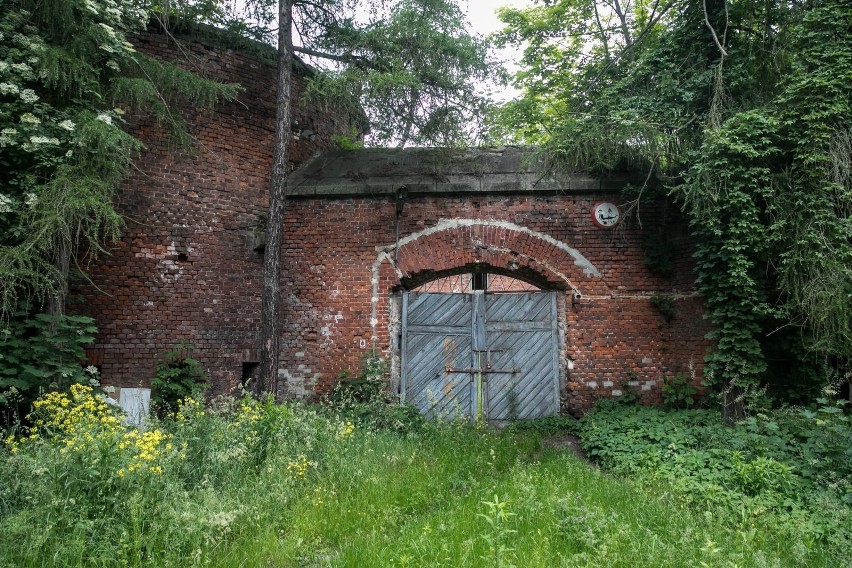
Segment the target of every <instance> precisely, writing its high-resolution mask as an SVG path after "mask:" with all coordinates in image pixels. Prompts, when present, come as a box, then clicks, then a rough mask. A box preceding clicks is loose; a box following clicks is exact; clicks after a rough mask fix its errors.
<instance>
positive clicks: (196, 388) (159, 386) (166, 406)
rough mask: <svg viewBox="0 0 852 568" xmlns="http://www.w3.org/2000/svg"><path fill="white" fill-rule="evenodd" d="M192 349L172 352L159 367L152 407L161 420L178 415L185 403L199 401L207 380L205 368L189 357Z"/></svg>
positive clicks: (153, 380) (155, 377)
mask: <svg viewBox="0 0 852 568" xmlns="http://www.w3.org/2000/svg"><path fill="white" fill-rule="evenodd" d="M190 350H191V347H189V346H180V347H176V348H174V349H172V350H171V351H169V352H168V353H166V356H165V357H164V358H163V360H162V361H161V362H160V364H159V365H157V369H156V370H155V371H154V378H153V379H152V380H151V390H152V392H151V406H152V410H153V411H154V413H155V414H156V415H157V416H158V417H159V418H164V417H166V416H168V415H169V414H174V413H175V412H176V411H177V409H178V407H179V406H180V403H181V401H182V400H184V399H187V398H198V397H199V395H200V394H201V391H203V390H204V386H205V383H206V378H205V374H204V369H203V368H202V367H201V364H200V363H199V362H198V361H196V360H195V359H193V358H192V357H189V356H188V355H187V354H188V353H189V351H190Z"/></svg>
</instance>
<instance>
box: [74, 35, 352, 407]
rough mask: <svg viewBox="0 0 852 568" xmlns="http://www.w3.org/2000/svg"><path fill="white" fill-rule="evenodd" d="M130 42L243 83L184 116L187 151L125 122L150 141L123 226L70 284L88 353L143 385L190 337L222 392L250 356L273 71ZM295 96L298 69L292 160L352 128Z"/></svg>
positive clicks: (235, 56)
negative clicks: (86, 326)
mask: <svg viewBox="0 0 852 568" xmlns="http://www.w3.org/2000/svg"><path fill="white" fill-rule="evenodd" d="M135 43H136V45H137V48H138V49H139V50H140V51H142V52H145V53H148V54H151V55H154V56H157V57H160V58H163V59H166V60H176V61H179V63H180V64H181V65H183V66H186V67H188V68H191V69H192V70H193V71H196V72H200V73H201V74H203V75H205V76H207V77H210V78H213V79H217V80H222V81H228V82H238V83H240V84H241V85H242V86H243V87H244V89H245V90H244V91H243V92H242V93H241V94H240V95H239V98H238V100H236V101H234V102H230V103H223V104H220V105H218V106H217V107H216V110H215V111H213V112H193V113H190V116H189V120H188V125H189V130H190V133H191V134H192V135H193V136H194V137H195V138H196V139H197V141H198V143H197V145H196V147H195V148H194V149H193V150H182V149H180V148H175V145H174V143H173V142H170V141H169V140H168V139H167V138H166V137H165V136H164V135H163V133H162V131H161V130H160V129H158V128H156V126H155V125H154V124H153V123H152V122H151V121H150V120H144V119H138V118H136V119H133V118H131V119H130V120H129V128H130V129H131V131H133V133H134V134H136V135H137V136H139V137H140V138H141V139H142V140H143V142H144V143H145V145H146V147H147V148H146V150H145V151H143V152H142V153H141V155H140V156H139V158H138V159H137V160H136V161H135V164H134V167H133V169H132V173H131V176H130V178H129V179H128V180H127V182H126V183H125V184H124V187H123V189H122V191H121V193H120V203H119V209H120V211H121V212H122V213H123V214H124V215H125V217H126V220H127V226H126V227H125V230H124V231H123V237H122V239H121V240H120V241H119V242H118V243H116V244H115V245H114V246H113V247H112V248H113V250H112V253H111V254H110V255H106V256H104V255H102V256H101V257H100V258H99V259H98V261H97V262H96V264H95V265H94V266H92V267H90V269H89V274H90V275H91V279H92V282H93V284H94V285H87V284H86V283H85V282H81V283H80V284H79V285H78V286H77V288H76V297H75V298H73V300H72V301H76V302H78V304H77V305H76V306H74V305H72V309H74V310H76V311H78V312H82V313H84V314H89V315H92V316H94V317H95V319H96V321H97V325H98V328H99V330H100V331H99V334H98V337H97V343H96V345H95V347H94V348H93V349H91V350H90V353H89V356H90V360H91V361H93V362H97V363H98V364H99V365H100V366H101V370H102V376H103V378H104V381H105V382H106V383H113V384H116V385H122V386H147V385H148V384H149V381H150V379H151V377H152V376H153V373H154V368H155V367H156V365H157V363H158V362H159V361H160V360H161V359H162V357H163V355H164V354H165V353H166V352H167V351H169V350H170V349H172V348H173V347H175V346H176V345H178V344H191V345H193V346H194V348H195V349H194V351H193V352H192V356H193V357H195V358H197V359H199V360H200V361H201V362H202V364H203V365H204V367H205V368H206V369H207V371H208V373H209V375H210V377H211V379H212V384H213V388H214V389H215V390H217V391H222V390H224V389H227V388H229V387H230V386H233V385H234V384H235V383H236V382H238V381H239V379H240V376H241V372H242V363H243V362H246V361H256V360H257V353H256V350H257V329H258V322H259V311H260V279H261V271H262V254H261V253H259V252H255V251H254V250H252V243H253V239H254V236H255V232H256V228H257V227H258V224H259V220H260V217H261V216H262V215H264V214H265V213H266V209H267V206H268V193H269V186H268V180H269V170H270V168H271V159H272V143H273V137H274V128H275V70H274V69H273V68H271V67H269V66H266V65H263V64H261V63H258V62H257V61H254V60H252V59H251V58H248V57H245V56H243V55H241V54H239V53H235V52H234V51H231V50H227V49H221V48H218V47H213V46H207V45H202V44H199V43H192V44H186V45H184V46H183V49H182V50H177V49H176V48H175V46H174V44H173V43H171V42H170V40H168V39H167V38H166V37H165V36H162V35H155V34H147V35H144V36H142V37H139V38H137V39H136V41H135ZM187 58H188V59H187ZM303 92H304V79H303V77H302V76H300V75H298V74H297V75H296V76H294V86H293V97H294V101H297V102H296V103H295V104H294V110H293V120H294V122H296V123H298V124H299V128H300V130H301V131H302V132H303V137H299V138H294V139H293V140H292V144H291V164H292V165H293V167H296V166H298V164H300V163H301V162H303V161H305V160H307V159H309V158H311V157H313V156H314V155H315V154H316V153H318V152H320V151H322V150H323V149H326V148H329V147H330V146H331V136H332V135H338V134H348V133H349V132H350V130H351V128H352V122H351V121H350V119H349V117H348V116H345V115H338V114H335V113H334V112H333V111H331V110H329V109H328V108H325V106H324V105H323V104H320V103H307V104H306V103H303V102H301V98H302V94H303ZM307 130H310V131H312V134H310V135H307V136H304V133H305V131H307Z"/></svg>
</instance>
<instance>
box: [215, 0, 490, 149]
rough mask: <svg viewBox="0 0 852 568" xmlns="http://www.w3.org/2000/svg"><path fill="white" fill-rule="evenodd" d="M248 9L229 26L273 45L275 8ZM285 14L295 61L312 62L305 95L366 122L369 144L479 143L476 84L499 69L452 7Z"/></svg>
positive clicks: (448, 0) (305, 9) (361, 7)
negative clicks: (291, 25) (290, 21)
mask: <svg viewBox="0 0 852 568" xmlns="http://www.w3.org/2000/svg"><path fill="white" fill-rule="evenodd" d="M246 4H247V9H248V14H245V15H243V16H242V17H238V16H236V15H235V16H233V18H232V21H233V24H230V25H229V26H228V27H230V28H231V29H234V30H244V31H245V32H246V33H248V34H250V35H253V36H254V37H255V38H264V39H266V40H267V41H270V43H274V36H275V30H276V28H277V2H270V1H269V0H254V1H250V2H247V3H246ZM293 12H294V17H295V21H296V22H297V31H298V36H297V40H298V41H299V42H301V43H302V45H300V46H296V48H295V52H296V55H298V56H302V55H307V56H310V57H311V58H312V62H313V63H314V64H316V63H317V62H320V66H319V67H320V68H319V69H317V70H316V72H315V73H311V75H310V76H309V77H308V85H307V96H308V97H313V98H317V99H319V100H323V101H326V102H327V104H329V105H333V106H334V107H336V108H338V109H342V110H348V111H349V113H350V115H351V116H353V117H360V116H364V118H365V122H366V123H367V124H365V126H366V129H368V130H369V133H370V142H371V143H374V144H379V145H389V144H393V145H399V146H405V145H406V144H408V145H411V144H414V145H424V146H460V145H464V144H467V143H470V141H472V140H478V139H480V138H481V133H480V132H479V131H478V124H479V122H481V119H482V117H483V115H484V113H485V108H486V103H487V95H486V93H484V92H483V89H482V87H481V83H482V82H485V81H489V80H492V79H499V69H500V67H499V66H498V65H496V64H495V62H494V61H491V60H490V58H489V55H488V51H487V48H488V41H487V40H486V39H485V38H482V37H479V36H476V35H474V34H472V33H471V32H470V30H469V29H468V27H467V23H466V19H465V17H464V14H463V13H462V11H461V10H460V9H459V7H458V5H457V2H455V1H454V0H393V1H392V2H384V1H370V2H362V3H359V2H354V1H353V0H345V1H340V0H312V1H301V0H296V1H294V2H293ZM255 23H258V25H255Z"/></svg>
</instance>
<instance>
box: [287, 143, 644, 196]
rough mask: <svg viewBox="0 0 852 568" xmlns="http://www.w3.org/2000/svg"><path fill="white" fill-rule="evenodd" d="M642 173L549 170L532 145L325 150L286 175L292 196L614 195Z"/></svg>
mask: <svg viewBox="0 0 852 568" xmlns="http://www.w3.org/2000/svg"><path fill="white" fill-rule="evenodd" d="M643 178H644V174H642V173H639V172H637V173H635V174H632V175H631V173H620V174H614V175H607V176H602V177H593V176H590V175H587V174H582V173H573V174H566V173H562V172H557V171H555V170H554V169H553V168H551V167H550V166H549V165H548V163H547V160H546V159H544V158H542V157H540V156H538V155H537V154H536V151H535V148H530V147H517V146H504V147H500V148H404V149H399V148H363V149H359V150H337V151H333V152H326V153H324V154H321V155H319V156H316V157H315V158H313V159H311V160H309V161H307V162H305V164H304V165H303V166H302V167H301V168H299V169H297V170H296V171H294V172H293V173H292V174H291V175H290V179H289V182H288V187H287V194H288V195H289V196H292V197H336V196H380V195H393V194H395V193H396V192H397V190H399V189H400V188H402V187H404V188H406V190H407V191H408V194H409V195H415V194H476V193H490V194H493V193H617V192H620V191H621V190H622V189H623V188H624V186H625V185H627V184H628V183H630V182H634V183H636V182H637V181H638V182H639V183H641V182H642V179H643Z"/></svg>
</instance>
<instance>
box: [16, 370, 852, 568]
mask: <svg viewBox="0 0 852 568" xmlns="http://www.w3.org/2000/svg"><path fill="white" fill-rule="evenodd" d="M42 400H43V403H44V404H41V405H40V407H39V417H40V419H43V420H44V421H45V422H44V425H45V426H48V427H39V429H35V430H31V431H27V432H24V433H23V435H19V436H17V437H14V438H13V439H12V440H11V441H10V440H7V441H6V443H5V444H4V446H5V447H4V446H0V457H2V459H0V565H4V566H6V565H8V566H16V567H21V568H28V567H31V566H32V567H34V566H44V565H54V564H55V565H61V566H68V567H75V566H104V567H111V566H164V567H171V566H173V567H184V566H187V565H190V566H206V565H209V566H214V567H216V566H222V567H226V566H236V565H241V566H267V565H274V566H298V565H323V566H411V567H413V566H421V567H432V566H470V567H471V568H479V567H488V568H491V567H493V566H498V565H501V564H502V565H504V566H505V565H514V566H524V567H529V568H544V567H548V568H549V567H552V566H597V565H600V566H701V565H707V566H730V565H734V564H737V565H741V566H762V565H768V566H797V565H798V566H814V567H826V568H828V567H833V566H838V565H842V563H843V562H844V561H845V559H846V556H845V554H846V549H845V547H844V546H843V545H842V544H837V543H832V542H831V541H830V539H831V534H832V533H831V532H826V533H825V535H826V536H824V537H820V538H816V539H814V540H812V541H810V542H808V543H807V545H805V542H804V538H805V537H806V536H807V535H810V534H814V531H813V527H820V526H825V524H826V523H825V519H824V517H825V515H812V514H808V513H807V512H805V511H803V510H801V509H795V510H791V513H790V515H789V519H788V520H790V521H791V522H789V523H787V524H780V523H778V522H777V521H778V520H779V519H778V518H776V517H775V516H773V515H772V514H761V515H757V516H752V515H751V514H750V513H751V512H752V511H753V509H747V510H746V515H745V516H744V517H743V518H740V517H737V516H731V515H728V514H726V513H725V510H724V509H719V508H716V507H715V506H713V505H711V504H708V503H703V504H702V506H700V507H699V506H698V505H697V504H696V507H694V508H695V509H698V510H693V507H692V506H685V504H684V502H683V501H681V500H679V499H673V498H672V489H671V487H669V486H665V485H661V484H659V483H658V484H657V485H654V486H650V487H643V486H641V485H640V484H639V483H638V481H639V479H638V478H637V476H635V475H634V476H631V480H630V483H625V482H622V481H619V480H617V479H615V478H613V477H612V476H610V475H607V474H605V473H603V472H601V471H600V470H598V469H596V468H591V467H588V465H587V464H586V463H585V462H581V461H579V460H577V459H576V458H575V457H573V456H572V455H571V454H570V453H567V452H564V451H559V450H555V449H545V450H542V449H541V444H540V441H539V440H537V435H536V434H535V433H534V432H525V433H513V432H507V431H493V430H490V429H487V428H486V429H483V428H480V427H477V426H476V425H471V424H467V423H462V422H456V423H445V424H435V423H430V424H427V425H426V426H425V427H424V428H422V429H420V430H418V431H408V432H405V433H403V434H399V433H394V432H388V431H374V430H369V429H363V428H357V427H353V426H352V424H349V423H347V422H346V421H345V420H343V419H341V418H338V417H334V416H330V415H329V414H328V413H326V412H318V411H317V409H316V408H308V407H305V406H302V405H295V404H291V405H277V404H272V403H270V402H257V401H253V400H251V399H247V398H246V399H232V398H222V399H218V400H214V401H213V402H212V403H211V405H210V406H208V407H206V408H205V407H204V406H202V405H200V404H199V403H195V402H189V403H187V404H185V405H184V406H183V407H182V408H181V409H180V410H179V412H178V414H177V415H176V417H175V419H174V420H170V421H168V422H167V423H158V422H157V421H156V420H153V421H152V422H151V423H150V424H148V425H147V427H146V430H144V431H140V430H138V429H135V428H131V427H129V426H127V425H126V424H123V423H122V422H121V421H120V420H118V419H117V417H116V416H113V415H112V414H111V413H110V412H109V408H108V407H107V406H106V405H105V404H104V403H103V401H102V400H100V399H99V398H98V397H97V396H96V395H94V393H93V392H92V391H91V389H88V390H86V389H85V388H83V389H81V388H79V387H77V388H75V389H74V390H72V392H71V393H51V394H49V395H46V396H45V397H44V398H43V399H42ZM622 411H627V409H622ZM705 415H706V413H705ZM696 417H697V415H696ZM601 418H602V419H603V418H605V417H604V416H601ZM612 418H613V419H616V418H617V417H616V416H615V415H612ZM699 420H700V418H699ZM717 422H718V419H717ZM674 423H675V424H676V425H680V424H681V421H679V420H675V421H674ZM56 425H64V426H63V427H62V428H56V427H55V426H56ZM34 434H35V435H34ZM69 442H70V443H69ZM741 454H742V464H743V466H742V467H741V470H742V475H741V480H742V484H743V486H744V487H749V488H752V489H753V490H754V491H756V492H758V495H765V494H766V493H767V489H765V485H766V484H765V481H766V480H767V479H775V478H776V477H778V475H779V474H780V475H784V474H783V473H780V472H779V471H778V465H776V464H773V463H772V462H771V461H769V459H768V457H771V456H767V459H765V460H756V459H754V458H752V457H751V456H750V455H747V454H746V453H745V452H742V451H741ZM773 459H774V460H775V461H776V462H778V463H782V461H781V460H779V459H778V458H773ZM733 463H734V462H733V461H732V462H731V464H732V465H731V467H730V468H729V469H730V470H731V471H733V470H734V466H733ZM745 464H752V465H750V466H749V465H745ZM749 499H751V498H749ZM827 514H828V515H829V516H831V515H834V514H836V511H834V512H828V513H827ZM753 525H754V526H753Z"/></svg>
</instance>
